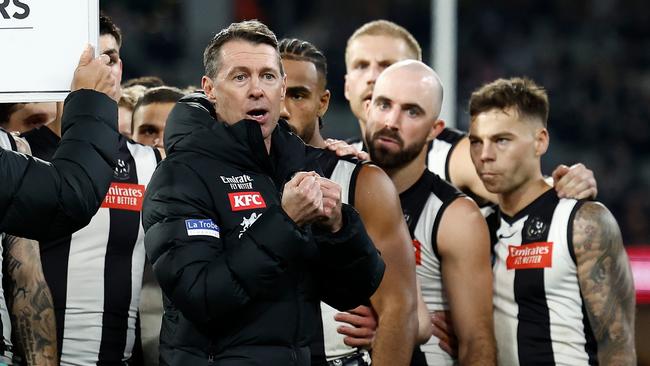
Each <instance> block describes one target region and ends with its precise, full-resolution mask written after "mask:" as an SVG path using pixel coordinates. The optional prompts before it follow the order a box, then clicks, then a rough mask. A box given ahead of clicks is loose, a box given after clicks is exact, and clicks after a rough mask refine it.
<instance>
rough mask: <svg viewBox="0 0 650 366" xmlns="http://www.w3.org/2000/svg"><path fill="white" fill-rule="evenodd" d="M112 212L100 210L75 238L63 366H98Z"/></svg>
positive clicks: (70, 272) (65, 322)
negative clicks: (95, 365) (99, 233)
mask: <svg viewBox="0 0 650 366" xmlns="http://www.w3.org/2000/svg"><path fill="white" fill-rule="evenodd" d="M110 224H111V223H110V211H109V209H107V208H100V209H99V210H98V211H97V213H96V214H95V216H93V218H92V219H91V220H90V223H89V224H88V225H87V226H86V227H84V228H83V229H81V230H79V231H77V232H76V233H74V234H72V238H71V240H70V254H69V256H68V260H69V262H68V276H67V277H68V285H67V290H66V291H67V292H66V310H65V321H64V327H65V328H64V330H63V340H62V342H63V343H62V347H61V365H91V364H96V363H97V361H98V356H99V348H100V345H101V339H102V319H103V314H104V263H105V259H106V258H105V257H106V247H107V244H108V235H97V232H102V233H108V232H109V230H110V227H111V225H110Z"/></svg>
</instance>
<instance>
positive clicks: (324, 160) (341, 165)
mask: <svg viewBox="0 0 650 366" xmlns="http://www.w3.org/2000/svg"><path fill="white" fill-rule="evenodd" d="M318 160H319V164H320V166H321V168H322V169H323V173H324V174H325V176H326V177H327V178H329V179H331V180H333V181H334V182H336V183H338V184H339V185H340V186H341V201H342V202H343V203H347V204H350V205H352V206H354V191H355V189H356V181H357V176H358V174H359V170H361V167H362V166H363V164H362V163H360V162H359V161H358V160H356V159H353V158H346V157H343V158H341V157H337V156H336V155H335V154H333V153H331V152H324V153H323V154H322V155H321V156H320V157H319V159H318ZM337 313H339V311H338V310H336V309H334V308H333V307H331V306H329V305H327V304H326V303H324V302H321V319H322V321H323V340H324V347H325V350H324V352H325V357H326V359H327V360H328V361H329V360H332V359H336V358H340V357H344V356H347V355H351V354H353V353H355V352H356V351H357V349H356V348H352V347H349V346H347V345H346V344H345V343H343V338H345V336H343V335H341V334H339V333H338V332H337V331H336V328H338V327H339V326H341V325H348V324H346V323H342V322H338V321H336V320H334V316H335V315H336V314H337Z"/></svg>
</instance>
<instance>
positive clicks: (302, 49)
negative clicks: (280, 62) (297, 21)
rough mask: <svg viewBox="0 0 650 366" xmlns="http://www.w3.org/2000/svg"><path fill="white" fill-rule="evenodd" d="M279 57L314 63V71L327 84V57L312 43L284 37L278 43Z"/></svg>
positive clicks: (324, 84) (324, 85)
mask: <svg viewBox="0 0 650 366" xmlns="http://www.w3.org/2000/svg"><path fill="white" fill-rule="evenodd" d="M278 49H279V50H280V57H282V58H283V59H287V60H296V61H307V62H311V63H312V64H314V66H315V67H316V71H317V72H318V74H319V75H320V77H321V79H322V81H323V88H325V87H326V86H327V58H326V57H325V55H324V54H323V52H322V51H321V50H319V49H318V48H316V46H314V45H313V44H312V43H309V42H308V41H303V40H300V39H296V38H285V39H283V40H281V41H280V44H279V45H278Z"/></svg>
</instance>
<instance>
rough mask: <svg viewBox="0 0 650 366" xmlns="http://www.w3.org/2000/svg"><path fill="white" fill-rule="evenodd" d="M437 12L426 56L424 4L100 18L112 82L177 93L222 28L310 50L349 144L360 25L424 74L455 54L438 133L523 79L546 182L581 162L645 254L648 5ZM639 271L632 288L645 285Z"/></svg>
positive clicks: (136, 0)
mask: <svg viewBox="0 0 650 366" xmlns="http://www.w3.org/2000/svg"><path fill="white" fill-rule="evenodd" d="M441 1H443V2H445V3H448V4H455V5H452V6H453V9H454V13H455V17H453V15H452V17H453V18H452V19H451V20H452V21H455V22H456V26H457V28H456V29H457V31H456V32H453V33H454V34H452V35H451V38H450V39H452V41H453V40H454V39H455V41H453V44H451V45H450V44H445V45H433V43H434V42H432V38H433V37H432V26H433V25H434V24H433V20H432V19H435V16H434V15H435V14H434V9H436V7H435V4H432V1H430V0H400V1H390V0H373V1H369V0H367V1H349V0H330V1H298V0H283V1H277V0H275V1H274V0H266V1H262V0H240V1H234V0H230V1H229V0H184V1H175V0H111V1H103V2H102V3H101V7H102V10H103V11H104V12H105V13H107V14H108V15H110V16H111V17H112V18H113V20H114V21H115V22H116V24H117V25H118V26H120V27H121V29H122V32H123V36H124V44H123V47H122V51H121V54H122V59H123V61H124V77H123V80H127V79H129V78H133V77H138V76H144V75H157V76H160V77H162V78H163V80H164V81H165V82H166V83H167V84H170V85H174V86H178V87H186V86H188V85H199V83H200V78H201V76H202V74H203V72H202V64H201V61H202V53H203V48H204V47H205V45H206V44H207V42H208V41H209V39H210V38H211V36H212V35H213V34H214V33H215V32H216V31H218V30H219V29H221V28H222V27H224V26H227V25H228V24H230V23H231V22H233V21H239V20H244V19H253V18H257V19H259V20H261V21H263V22H265V23H266V24H267V25H268V26H269V27H270V28H271V29H272V30H273V31H274V32H275V33H276V34H277V35H278V38H283V37H297V38H302V39H306V40H309V41H311V42H312V43H314V44H315V45H316V46H318V47H320V48H321V49H322V50H323V51H324V52H325V55H326V56H327V57H328V60H329V78H328V83H329V89H330V90H331V91H332V94H333V101H332V104H331V106H330V110H329V112H328V114H327V115H326V117H325V126H326V127H325V131H324V135H325V136H329V137H338V138H347V137H352V136H356V135H357V134H358V133H359V131H358V126H357V122H356V120H354V118H353V116H352V114H351V113H350V112H349V110H348V105H347V102H346V101H345V98H344V97H343V78H344V74H345V65H344V57H343V55H344V50H345V42H346V40H347V38H348V37H349V36H350V35H351V34H352V32H353V31H354V30H355V29H356V28H357V27H359V26H360V25H361V24H363V23H365V22H367V21H369V20H374V19H380V18H383V19H388V20H392V21H394V22H396V23H398V24H400V25H402V26H404V27H405V28H407V29H408V30H409V31H410V32H411V33H412V34H413V35H414V36H415V37H416V39H417V40H418V41H419V42H420V44H421V45H422V47H423V51H424V59H425V60H424V61H425V62H427V63H429V64H431V65H433V60H434V56H433V55H434V54H435V52H440V50H443V49H446V50H449V49H451V50H453V49H455V50H456V51H455V56H456V57H455V60H456V62H455V63H454V65H451V66H453V67H452V68H451V69H452V70H453V69H454V68H455V70H456V72H455V77H456V80H457V81H456V83H457V87H456V98H455V102H454V101H451V102H452V103H451V104H449V105H447V106H446V107H445V108H450V107H449V106H451V107H454V106H455V117H454V118H453V119H452V120H449V121H447V122H448V124H450V125H456V126H457V127H458V128H460V129H463V130H466V129H467V125H468V113H467V101H468V99H469V95H470V93H471V91H472V90H473V89H475V88H477V87H479V86H480V85H482V84H483V83H486V82H489V81H492V80H494V79H496V78H499V77H511V76H528V77H531V78H533V79H534V80H535V81H537V82H538V83H540V84H541V85H543V86H545V87H546V89H547V90H548V93H549V95H550V101H551V113H550V120H549V129H550V132H551V141H552V144H551V149H550V152H549V153H548V154H547V155H546V156H545V159H544V171H545V173H547V174H550V173H551V171H552V169H553V167H555V166H556V165H557V164H559V163H564V164H567V165H571V164H573V163H577V162H582V163H584V164H585V165H586V166H587V167H589V168H590V169H592V170H593V171H594V173H595V176H596V179H597V181H598V189H599V195H598V199H599V200H600V201H602V202H603V203H605V204H606V205H607V206H608V207H609V208H610V210H612V211H613V213H614V215H615V216H616V218H617V219H618V221H619V224H620V226H621V229H622V232H623V237H624V240H625V243H626V245H638V244H647V243H650V225H648V221H649V219H650V195H649V194H648V187H650V184H649V183H650V147H649V146H648V143H649V142H650V124H649V116H650V2H648V1H644V0H622V1H615V0H593V1H585V0H572V1H566V0H546V1H535V0H499V1H489V2H486V1H479V0H458V1H457V3H456V2H455V1H448V0H441ZM434 2H435V1H434ZM454 13H452V14H454ZM448 20H449V19H447V20H446V21H448ZM452 23H453V22H452ZM434 39H435V38H434ZM443 46H444V47H443ZM446 52H450V51H446ZM452 52H453V51H452ZM452 60H453V58H452ZM445 66H450V65H445ZM443 76H444V75H443ZM445 112H447V113H448V112H449V111H443V113H445ZM646 254H647V253H646ZM648 256H650V254H647V256H646V257H648ZM639 268H640V267H639ZM641 271H643V270H641ZM645 271H646V272H645V274H643V279H644V280H645V281H650V273H648V270H647V269H646V270H645ZM639 273H642V272H637V276H638V275H639ZM646 310H647V309H646ZM638 321H639V323H640V324H644V328H643V329H640V332H638V333H639V334H638V335H639V339H650V332H649V330H648V328H650V316H648V311H645V312H640V313H639V315H638ZM643 332H645V333H643ZM641 337H643V338H641ZM645 344H646V345H647V344H648V343H647V342H646V343H645ZM639 345H641V344H639ZM641 348H643V347H639V350H640V351H641ZM646 348H647V347H646ZM642 362H644V363H647V362H650V361H647V360H646V361H642Z"/></svg>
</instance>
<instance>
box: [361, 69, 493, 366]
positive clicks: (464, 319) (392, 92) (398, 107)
mask: <svg viewBox="0 0 650 366" xmlns="http://www.w3.org/2000/svg"><path fill="white" fill-rule="evenodd" d="M442 97H443V90H442V85H441V83H440V79H439V78H438V76H437V75H436V73H435V72H434V71H433V70H432V69H431V68H430V67H428V66H426V65H425V64H423V63H422V62H420V61H415V60H407V61H400V62H397V63H395V64H393V65H391V66H390V67H388V68H386V70H385V71H384V72H383V73H382V74H381V75H380V76H379V77H378V79H377V82H376V84H375V87H374V92H373V96H372V100H371V102H370V104H369V105H368V106H367V125H366V136H365V138H366V141H368V148H369V152H370V156H371V158H372V160H373V162H374V163H375V164H377V165H379V166H380V167H381V168H383V169H384V171H385V172H386V173H387V174H388V176H389V177H390V178H391V180H392V181H393V183H394V184H395V186H396V188H397V191H398V192H399V194H400V201H401V204H402V209H403V211H404V216H405V217H406V220H407V224H408V226H409V231H410V233H411V237H412V240H413V244H414V246H415V250H416V264H417V268H416V271H417V277H418V279H419V281H420V284H421V288H422V294H423V296H424V300H425V302H426V304H427V307H428V309H429V311H431V312H433V311H438V310H450V311H451V316H452V320H453V324H454V327H455V330H456V333H457V336H458V342H459V361H460V363H461V364H463V365H472V364H481V365H490V364H495V357H496V356H495V340H494V334H493V333H494V332H493V325H492V271H491V267H490V241H489V234H488V227H487V224H486V222H485V220H484V219H483V216H482V215H481V212H480V210H479V208H478V207H477V205H476V204H475V203H474V201H472V200H471V199H470V198H468V197H466V196H464V195H463V194H462V193H461V192H460V191H458V190H457V189H456V188H454V187H453V186H452V185H450V184H449V183H447V182H445V181H444V180H442V179H441V178H440V177H439V176H437V175H435V174H434V173H432V172H430V171H429V170H427V168H426V159H427V147H428V144H429V142H431V141H432V140H433V139H435V138H436V136H438V134H439V133H440V132H441V131H442V130H443V129H444V122H443V121H441V120H440V119H439V115H440V108H441V105H442ZM454 362H455V360H454V359H452V358H451V357H450V356H449V355H448V354H447V353H445V352H444V351H443V350H442V349H441V348H440V347H439V346H438V339H437V338H436V337H435V336H434V337H431V339H430V340H429V341H428V342H427V343H426V344H424V345H422V346H420V347H418V348H417V349H416V350H415V352H414V356H413V361H412V365H452V364H454Z"/></svg>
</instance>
